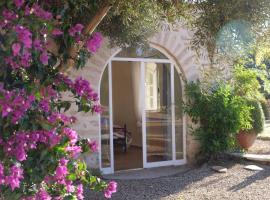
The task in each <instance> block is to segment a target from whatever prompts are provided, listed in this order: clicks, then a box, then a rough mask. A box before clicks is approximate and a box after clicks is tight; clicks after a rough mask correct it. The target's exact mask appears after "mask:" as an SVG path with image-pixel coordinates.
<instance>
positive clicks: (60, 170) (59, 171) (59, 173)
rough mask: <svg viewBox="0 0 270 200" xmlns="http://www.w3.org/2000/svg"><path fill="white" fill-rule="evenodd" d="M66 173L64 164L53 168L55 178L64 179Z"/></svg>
mask: <svg viewBox="0 0 270 200" xmlns="http://www.w3.org/2000/svg"><path fill="white" fill-rule="evenodd" d="M67 175H68V169H67V167H66V166H65V165H59V166H58V167H57V168H56V170H55V178H56V179H57V180H60V179H64V178H65V177H66V176H67Z"/></svg>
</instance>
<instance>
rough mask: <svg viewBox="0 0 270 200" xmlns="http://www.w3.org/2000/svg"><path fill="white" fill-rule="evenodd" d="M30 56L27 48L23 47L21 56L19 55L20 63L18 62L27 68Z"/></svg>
mask: <svg viewBox="0 0 270 200" xmlns="http://www.w3.org/2000/svg"><path fill="white" fill-rule="evenodd" d="M31 58H32V55H31V53H30V52H29V51H28V50H27V49H24V50H23V53H22V56H21V63H20V64H21V65H22V66H23V67H25V68H28V67H29V66H30V62H31Z"/></svg>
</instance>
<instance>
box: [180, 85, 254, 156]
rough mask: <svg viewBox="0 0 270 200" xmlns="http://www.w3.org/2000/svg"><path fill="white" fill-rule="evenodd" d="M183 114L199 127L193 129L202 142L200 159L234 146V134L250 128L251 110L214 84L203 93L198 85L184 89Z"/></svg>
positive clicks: (229, 88) (244, 101)
mask: <svg viewBox="0 0 270 200" xmlns="http://www.w3.org/2000/svg"><path fill="white" fill-rule="evenodd" d="M185 92H186V95H187V98H188V100H187V102H186V103H185V106H184V108H185V112H186V113H187V114H188V115H189V116H190V117H191V119H192V121H193V122H195V123H198V122H199V124H200V127H199V128H197V129H195V130H194V134H195V136H196V138H197V139H198V140H199V141H200V142H201V145H202V147H201V152H200V155H201V156H205V157H206V158H210V157H213V156H216V155H217V154H218V153H220V152H224V151H227V150H229V149H230V148H232V147H233V146H234V142H235V134H236V133H237V132H238V131H239V130H240V129H246V130H248V129H250V128H251V127H252V124H251V122H252V119H251V117H250V115H249V112H250V110H251V107H250V106H248V105H247V102H246V100H245V99H244V98H242V97H240V96H236V95H234V93H233V88H231V87H230V86H229V85H224V84H217V85H215V87H212V88H210V89H209V90H203V89H202V88H201V87H200V83H199V82H198V83H189V84H187V86H186V89H185Z"/></svg>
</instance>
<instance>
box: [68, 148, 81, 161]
mask: <svg viewBox="0 0 270 200" xmlns="http://www.w3.org/2000/svg"><path fill="white" fill-rule="evenodd" d="M65 151H67V152H69V153H70V155H71V157H72V158H77V157H78V156H79V155H80V153H81V152H82V149H81V147H80V146H68V147H66V148H65Z"/></svg>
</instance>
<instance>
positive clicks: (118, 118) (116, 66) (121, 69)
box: [112, 61, 142, 147]
mask: <svg viewBox="0 0 270 200" xmlns="http://www.w3.org/2000/svg"><path fill="white" fill-rule="evenodd" d="M134 65H136V66H134ZM137 66H138V67H139V63H135V64H134V62H122V61H114V62H112V100H113V123H114V125H120V126H124V124H126V125H127V129H128V131H130V132H131V134H132V145H136V146H140V147H142V133H141V126H140V122H139V121H138V118H137V116H138V111H137V110H138V109H136V107H137V106H139V105H137V104H138V103H139V101H138V98H139V97H138V96H137V95H136V93H137V92H134V91H135V90H138V89H139V88H140V87H137V86H139V85H140V77H139V76H134V67H137ZM134 78H135V79H138V80H135V81H134ZM135 82H137V84H138V85H137V84H136V85H135V86H134V83H135Z"/></svg>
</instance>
